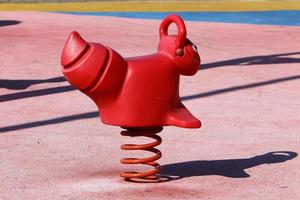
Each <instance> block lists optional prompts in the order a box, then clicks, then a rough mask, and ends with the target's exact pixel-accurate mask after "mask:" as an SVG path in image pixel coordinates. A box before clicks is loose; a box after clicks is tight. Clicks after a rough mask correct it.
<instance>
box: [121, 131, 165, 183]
mask: <svg viewBox="0 0 300 200" xmlns="http://www.w3.org/2000/svg"><path fill="white" fill-rule="evenodd" d="M125 129H127V130H126V131H122V132H121V135H123V136H131V137H141V136H143V137H149V138H152V139H154V140H155V141H154V142H151V143H147V144H124V145H122V146H121V149H122V150H145V151H149V152H152V153H154V154H155V155H154V156H151V157H148V158H123V159H121V163H122V164H144V165H149V166H152V167H154V169H151V170H148V171H144V172H123V173H121V177H123V178H125V180H128V181H134V179H142V180H159V176H158V175H157V174H158V173H159V171H160V168H161V167H160V165H159V164H158V163H156V162H155V161H156V160H158V159H160V158H161V152H160V151H159V150H158V149H156V148H154V147H156V146H158V145H160V144H161V142H162V139H161V137H159V136H158V135H156V134H157V133H159V132H161V131H162V130H163V128H162V127H156V128H148V129H137V128H125Z"/></svg>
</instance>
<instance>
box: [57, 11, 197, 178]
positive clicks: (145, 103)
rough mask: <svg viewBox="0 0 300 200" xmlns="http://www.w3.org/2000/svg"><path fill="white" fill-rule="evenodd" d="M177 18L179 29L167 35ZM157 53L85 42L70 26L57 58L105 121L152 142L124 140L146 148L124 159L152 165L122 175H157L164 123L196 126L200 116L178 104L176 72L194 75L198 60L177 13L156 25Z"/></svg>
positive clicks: (129, 147) (130, 147)
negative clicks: (128, 53) (132, 53)
mask: <svg viewBox="0 0 300 200" xmlns="http://www.w3.org/2000/svg"><path fill="white" fill-rule="evenodd" d="M171 23H175V24H176V26H177V28H178V35H168V28H169V25H170V24H171ZM159 35H160V41H159V44H158V50H157V53H154V54H151V55H146V56H139V57H131V58H123V57H122V56H121V55H120V54H118V53H117V52H116V51H114V50H113V49H111V48H109V47H107V46H103V45H102V44H99V43H91V42H86V41H85V40H84V39H82V38H81V37H80V36H79V34H78V33H77V32H72V33H71V34H70V36H69V38H68V39H67V41H66V43H65V46H64V48H63V51H62V56H61V64H62V66H63V68H62V71H63V74H64V76H65V78H66V79H67V80H68V81H69V82H70V84H71V85H72V86H74V87H75V88H77V89H79V90H80V91H81V92H83V93H84V94H86V95H87V96H89V97H90V98H91V99H92V100H93V101H94V102H95V103H96V105H97V106H98V109H99V113H100V118H101V120H102V122H103V123H105V124H109V125H114V126H120V127H122V128H123V129H125V130H124V131H122V132H121V134H122V135H124V136H132V137H135V136H146V137H150V138H153V139H154V140H155V142H152V143H149V144H142V145H134V144H125V145H122V146H121V148H122V149H123V150H146V151H150V152H153V153H154V154H155V155H154V156H152V157H148V158H142V159H139V158H124V159H122V160H121V163H123V164H146V165H150V166H153V167H154V169H152V170H148V171H145V172H124V173H122V174H121V176H122V177H124V178H125V179H126V180H134V179H144V180H159V175H157V174H158V173H159V171H160V165H159V164H158V163H156V162H155V161H156V160H158V159H159V158H160V157H161V152H160V151H159V150H157V149H156V148H154V147H156V146H158V145H159V144H160V143H161V138H160V137H159V136H158V135H157V133H159V132H160V131H162V129H163V128H162V126H169V125H173V126H178V127H183V128H199V127H200V126H201V123H200V121H199V120H198V119H197V118H195V117H194V116H193V115H192V114H191V113H190V112H189V111H188V110H187V109H186V108H185V106H184V105H183V104H182V102H181V100H180V97H179V76H180V75H194V74H195V73H196V72H197V71H198V69H199V65H200V57H199V54H198V52H197V47H196V46H195V45H194V44H193V43H192V42H191V41H190V40H189V39H187V38H186V28H185V24H184V21H183V20H182V19H181V18H180V17H179V16H177V15H175V14H173V15H169V16H167V17H166V18H165V19H164V20H163V21H162V23H161V25H160V28H159Z"/></svg>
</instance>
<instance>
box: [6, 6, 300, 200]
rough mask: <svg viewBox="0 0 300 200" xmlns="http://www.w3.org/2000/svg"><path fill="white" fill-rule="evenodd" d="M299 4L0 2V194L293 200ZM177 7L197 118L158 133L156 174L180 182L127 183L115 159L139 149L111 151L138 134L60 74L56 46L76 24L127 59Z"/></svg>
mask: <svg viewBox="0 0 300 200" xmlns="http://www.w3.org/2000/svg"><path fill="white" fill-rule="evenodd" d="M2 2H3V1H2ZM299 10H300V2H298V1H188V2H186V1H176V2H173V1H171V2H169V1H158V2H155V1H154V2H152V1H151V2H138V1H134V2H125V1H124V2H123V1H122V2H90V3H51V4H50V3H42V4H35V3H33V4H32V3H26V4H18V3H1V4H0V44H1V46H0V119H1V120H0V199H1V200H2V199H4V200H6V199H9V200H11V199H13V200H15V199H22V200H24V199H49V200H50V199H104V200H105V199H214V200H221V199H222V200H224V199H230V200H235V199H246V200H250V199H253V200H256V199H264V200H274V199H276V200H277V199H291V200H298V199H300V194H299V191H300V179H299V177H300V170H299V169H300V159H299V156H298V154H299V142H300V135H299V132H300V126H299V124H300V107H299V106H300V103H299V102H300V84H299V79H300V74H299V71H300V65H299V62H300V49H299V44H300V37H299V35H300V27H299V26H300V22H299V20H300V14H299V12H300V11H299ZM173 12H175V13H177V14H179V15H181V16H183V18H184V20H185V21H186V26H187V34H188V38H189V39H191V40H192V41H193V42H194V43H195V44H196V45H197V46H198V49H199V53H200V56H201V59H202V65H201V67H200V70H199V72H198V73H197V74H196V75H195V76H193V77H182V78H181V85H180V93H181V97H182V100H183V103H184V104H185V105H186V106H187V107H188V108H189V109H190V110H191V111H192V113H193V114H194V115H195V116H197V117H199V119H200V120H201V121H202V124H203V127H202V128H200V129H191V130H190V129H180V128H175V127H165V129H164V131H163V132H162V133H160V136H161V137H162V138H163V143H162V145H161V146H159V147H158V148H159V149H160V150H161V151H162V153H163V157H162V159H160V160H159V163H160V164H161V165H162V167H163V168H162V174H165V175H170V176H173V177H177V178H178V179H176V180H173V181H169V182H165V183H158V184H137V183H129V182H124V181H123V180H121V179H120V178H119V175H118V174H119V173H120V172H121V171H123V170H125V169H126V168H127V166H122V165H121V164H120V163H119V159H121V158H123V157H126V156H134V155H138V156H139V157H143V156H147V153H144V152H139V153H137V154H135V153H132V152H130V153H125V152H122V151H121V150H120V149H119V146H120V145H121V144H124V143H135V141H134V140H133V139H132V138H126V137H122V136H121V135H120V134H119V132H120V130H121V129H120V128H119V127H111V126H107V125H103V124H102V123H101V122H100V120H99V117H98V111H97V109H96V106H95V105H94V103H93V102H92V101H91V100H90V99H89V98H87V97H86V96H85V95H83V94H82V93H80V92H79V91H77V90H74V89H73V88H72V87H71V86H70V85H69V84H68V82H66V81H65V79H64V78H63V77H62V73H61V70H60V53H61V50H62V47H63V44H64V42H65V39H66V38H67V36H68V34H69V33H70V32H71V31H74V30H76V31H78V32H79V33H80V34H81V35H82V36H83V37H84V38H85V39H86V40H88V41H93V42H99V43H102V44H104V45H108V46H110V47H112V48H113V49H115V50H117V51H118V52H119V53H121V54H122V55H123V56H125V57H128V56H138V55H144V54H149V53H152V52H155V51H156V48H157V43H158V39H159V38H158V27H159V24H160V22H161V19H162V18H163V17H164V16H166V15H167V14H169V13H173ZM138 142H139V141H138ZM136 168H137V169H143V168H142V167H141V168H140V167H138V166H136Z"/></svg>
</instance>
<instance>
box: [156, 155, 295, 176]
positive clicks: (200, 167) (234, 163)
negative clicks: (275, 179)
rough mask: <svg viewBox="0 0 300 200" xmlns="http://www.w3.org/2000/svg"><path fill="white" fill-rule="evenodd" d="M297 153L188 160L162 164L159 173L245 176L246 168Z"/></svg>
mask: <svg viewBox="0 0 300 200" xmlns="http://www.w3.org/2000/svg"><path fill="white" fill-rule="evenodd" d="M297 155H298V154H297V153H296V152H292V151H274V152H269V153H266V154H263V155H259V156H255V157H251V158H244V159H229V160H211V161H202V160H198V161H188V162H182V163H174V164H169V165H164V166H162V170H161V172H160V173H161V174H162V175H163V176H171V177H175V179H181V178H187V177H193V176H209V175H219V176H224V177H229V178H247V177H250V175H249V174H248V173H247V172H245V170H246V169H249V168H252V167H256V166H259V165H263V164H275V163H282V162H285V161H288V160H291V159H293V158H295V157H297ZM266 170H267V169H266Z"/></svg>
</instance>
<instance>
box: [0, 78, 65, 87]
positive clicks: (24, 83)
mask: <svg viewBox="0 0 300 200" xmlns="http://www.w3.org/2000/svg"><path fill="white" fill-rule="evenodd" d="M64 81H66V79H65V78H64V77H62V76H59V77H55V78H49V79H39V80H9V79H0V88H6V89H10V90H24V89H26V88H28V87H30V86H31V85H36V84H41V83H56V82H64Z"/></svg>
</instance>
